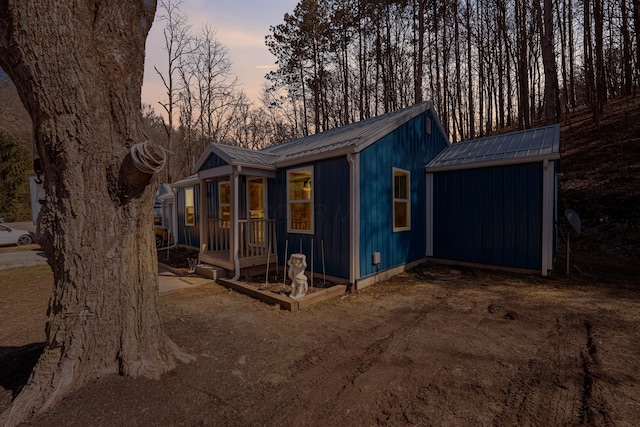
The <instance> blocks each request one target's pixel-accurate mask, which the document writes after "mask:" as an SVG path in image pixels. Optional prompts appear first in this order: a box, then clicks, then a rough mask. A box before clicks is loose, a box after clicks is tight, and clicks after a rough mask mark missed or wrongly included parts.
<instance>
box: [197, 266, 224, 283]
mask: <svg viewBox="0 0 640 427" xmlns="http://www.w3.org/2000/svg"><path fill="white" fill-rule="evenodd" d="M196 274H199V275H200V276H202V277H206V278H208V279H213V280H215V281H218V279H223V278H225V277H227V270H225V269H224V268H222V267H216V266H215V265H209V264H199V265H198V266H197V267H196Z"/></svg>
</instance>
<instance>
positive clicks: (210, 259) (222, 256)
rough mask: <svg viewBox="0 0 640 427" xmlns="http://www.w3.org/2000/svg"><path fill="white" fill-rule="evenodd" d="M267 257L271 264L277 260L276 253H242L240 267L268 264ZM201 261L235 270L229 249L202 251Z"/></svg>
mask: <svg viewBox="0 0 640 427" xmlns="http://www.w3.org/2000/svg"><path fill="white" fill-rule="evenodd" d="M267 259H268V261H269V263H270V264H273V263H275V262H276V256H275V254H271V255H270V256H267V255H257V256H247V255H246V254H245V256H242V255H240V268H241V269H243V268H249V267H256V266H266V265H267ZM199 260H200V262H204V263H206V264H210V265H214V266H216V267H222V268H224V269H225V270H234V269H235V266H234V263H233V261H231V253H230V252H229V251H215V252H204V253H200V256H199Z"/></svg>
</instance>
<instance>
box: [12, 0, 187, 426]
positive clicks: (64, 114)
mask: <svg viewBox="0 0 640 427" xmlns="http://www.w3.org/2000/svg"><path fill="white" fill-rule="evenodd" d="M155 9H156V2H155V1H153V0H137V1H128V2H116V1H108V0H94V1H86V0H68V1H64V2H61V1H59V0H39V1H37V2H36V1H28V2H27V1H23V0H0V67H2V68H3V69H4V70H5V71H7V73H8V74H9V76H10V77H11V79H12V80H13V81H14V83H15V84H16V87H17V89H18V92H19V94H20V97H21V99H22V101H23V103H24V105H25V107H26V109H27V110H28V112H29V114H30V116H31V119H32V121H33V130H34V139H35V144H36V148H37V153H38V155H39V156H40V157H41V159H42V160H43V165H44V172H45V177H46V178H45V190H46V194H47V197H46V203H45V204H44V205H43V206H42V211H41V216H40V220H39V226H38V234H39V243H40V244H41V246H42V248H43V250H44V252H45V253H46V255H47V258H48V260H49V264H50V266H51V268H52V270H53V275H54V290H53V296H52V298H51V300H50V302H49V309H48V314H49V320H48V322H47V326H46V344H45V349H44V352H43V354H42V356H41V358H40V360H39V361H38V364H37V365H36V367H35V368H34V371H33V373H32V374H31V377H30V378H29V380H28V382H27V384H26V385H25V386H24V388H23V389H22V391H21V392H20V394H19V395H18V396H17V397H16V398H15V399H14V401H13V402H12V405H11V407H10V408H9V409H8V410H7V411H5V412H4V413H3V414H2V416H1V417H0V425H5V426H6V425H15V424H17V423H20V422H22V421H24V420H27V419H29V418H30V417H33V416H35V415H37V414H40V413H42V412H44V411H46V410H48V409H49V408H51V407H52V406H54V405H55V404H56V403H57V402H59V401H60V400H61V399H62V397H64V396H65V395H66V394H68V393H70V392H71V391H73V390H75V389H77V388H78V387H80V386H81V385H83V384H85V383H87V382H88V381H91V380H93V379H96V378H100V377H103V376H105V375H110V374H120V375H125V376H130V377H138V376H143V377H149V378H158V377H159V376H160V375H162V374H163V373H165V372H167V371H169V370H171V369H173V368H174V367H175V366H176V363H177V360H184V361H186V360H187V359H188V356H186V355H185V354H183V353H181V352H180V350H179V349H178V348H177V347H176V345H175V344H174V343H173V342H172V341H171V340H170V339H169V338H168V337H167V336H166V335H165V334H164V332H163V331H162V328H161V325H160V318H159V314H158V311H157V300H158V277H157V258H156V255H155V243H154V239H153V235H152V223H153V221H152V215H153V214H152V204H153V197H154V192H155V188H156V186H157V180H156V179H155V178H154V177H153V175H152V174H148V173H143V172H141V171H139V170H138V169H136V168H135V167H134V166H133V163H132V157H131V154H130V147H131V146H132V145H134V144H136V143H139V142H141V141H143V140H144V139H145V137H144V135H143V133H142V126H141V124H142V116H141V112H140V90H141V85H142V76H143V65H144V47H145V40H146V37H147V33H148V31H149V28H150V27H151V23H152V22H153V17H154V13H155Z"/></svg>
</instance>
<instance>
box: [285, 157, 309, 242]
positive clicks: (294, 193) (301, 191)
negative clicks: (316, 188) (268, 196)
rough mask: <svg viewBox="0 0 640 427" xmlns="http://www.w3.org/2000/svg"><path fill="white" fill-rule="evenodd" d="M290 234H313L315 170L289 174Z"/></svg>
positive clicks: (292, 171) (298, 170)
mask: <svg viewBox="0 0 640 427" xmlns="http://www.w3.org/2000/svg"><path fill="white" fill-rule="evenodd" d="M287 190H288V193H287V195H288V202H289V212H288V213H289V218H288V219H289V227H288V228H289V232H298V233H313V169H312V168H309V169H296V170H290V171H288V172H287Z"/></svg>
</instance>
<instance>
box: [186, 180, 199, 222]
mask: <svg viewBox="0 0 640 427" xmlns="http://www.w3.org/2000/svg"><path fill="white" fill-rule="evenodd" d="M193 200H194V198H193V187H188V188H185V189H184V225H196V208H195V205H194V202H193Z"/></svg>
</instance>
